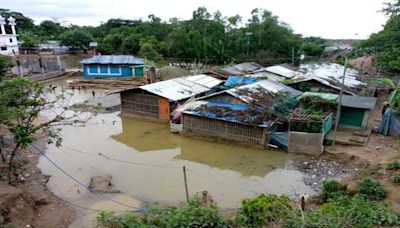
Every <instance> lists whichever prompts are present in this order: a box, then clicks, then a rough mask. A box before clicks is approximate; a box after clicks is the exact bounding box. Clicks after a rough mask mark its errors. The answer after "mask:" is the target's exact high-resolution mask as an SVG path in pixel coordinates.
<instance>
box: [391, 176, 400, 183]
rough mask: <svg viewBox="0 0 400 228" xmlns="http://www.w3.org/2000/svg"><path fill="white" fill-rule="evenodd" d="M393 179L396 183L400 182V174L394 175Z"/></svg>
mask: <svg viewBox="0 0 400 228" xmlns="http://www.w3.org/2000/svg"><path fill="white" fill-rule="evenodd" d="M392 179H393V182H394V183H396V184H400V174H395V175H393V177H392Z"/></svg>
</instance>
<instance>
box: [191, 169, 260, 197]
mask: <svg viewBox="0 0 400 228" xmlns="http://www.w3.org/2000/svg"><path fill="white" fill-rule="evenodd" d="M186 170H187V171H189V172H191V173H193V174H195V175H197V176H200V177H203V178H205V179H208V180H211V181H213V182H215V183H218V184H222V185H226V186H228V187H233V188H237V189H240V190H243V191H246V192H251V193H254V194H256V195H258V194H260V193H259V192H256V191H254V190H251V189H247V188H242V187H239V186H235V185H231V184H227V183H225V182H222V181H219V180H215V179H213V178H211V177H208V176H205V175H203V174H201V173H198V172H196V171H193V170H191V169H188V168H187V169H186Z"/></svg>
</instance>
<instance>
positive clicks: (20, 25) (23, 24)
mask: <svg viewBox="0 0 400 228" xmlns="http://www.w3.org/2000/svg"><path fill="white" fill-rule="evenodd" d="M0 15H1V16H3V17H5V18H8V17H10V16H13V17H14V18H15V20H16V23H17V29H18V30H22V31H32V30H33V29H35V24H34V23H33V20H32V19H31V18H29V17H26V16H25V15H23V14H22V13H19V12H15V11H11V10H9V9H2V8H0ZM7 27H8V26H7ZM7 29H8V28H7ZM9 32H10V31H9Z"/></svg>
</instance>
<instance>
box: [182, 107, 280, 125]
mask: <svg viewBox="0 0 400 228" xmlns="http://www.w3.org/2000/svg"><path fill="white" fill-rule="evenodd" d="M202 105H206V106H208V107H223V108H229V109H231V110H233V111H243V110H246V109H249V108H250V107H249V106H248V105H240V104H231V103H217V102H208V101H193V102H190V103H188V104H187V105H186V106H185V108H184V109H183V113H186V114H190V115H195V116H203V117H207V118H210V119H218V120H223V121H227V122H233V123H242V124H246V123H244V122H241V121H240V120H239V119H238V118H237V117H236V116H235V115H231V114H230V113H229V111H227V112H225V113H224V116H221V115H216V114H215V113H213V112H203V113H201V112H200V111H198V110H196V109H197V108H199V107H200V106H202ZM272 124H273V122H272V121H268V122H264V123H262V124H259V125H257V126H259V127H269V126H271V125H272Z"/></svg>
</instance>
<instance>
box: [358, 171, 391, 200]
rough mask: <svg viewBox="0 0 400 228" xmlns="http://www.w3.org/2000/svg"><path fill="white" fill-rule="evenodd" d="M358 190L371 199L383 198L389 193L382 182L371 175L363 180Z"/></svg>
mask: <svg viewBox="0 0 400 228" xmlns="http://www.w3.org/2000/svg"><path fill="white" fill-rule="evenodd" d="M358 192H359V193H360V195H362V196H364V197H365V198H367V199H370V200H382V199H384V198H385V197H386V195H387V191H386V190H385V189H384V188H383V187H382V185H381V183H379V181H376V180H373V179H372V178H370V177H367V178H364V179H363V180H362V181H361V183H360V186H359V189H358Z"/></svg>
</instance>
